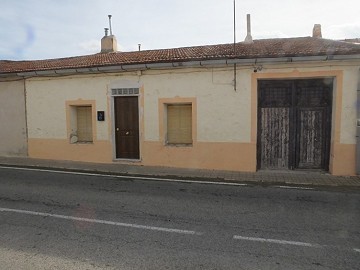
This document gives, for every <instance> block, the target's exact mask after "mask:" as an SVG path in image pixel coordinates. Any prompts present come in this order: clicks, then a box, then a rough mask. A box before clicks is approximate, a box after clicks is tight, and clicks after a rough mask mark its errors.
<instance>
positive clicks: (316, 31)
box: [313, 24, 322, 38]
mask: <svg viewBox="0 0 360 270" xmlns="http://www.w3.org/2000/svg"><path fill="white" fill-rule="evenodd" d="M313 37H314V38H322V34H321V24H314V28H313Z"/></svg>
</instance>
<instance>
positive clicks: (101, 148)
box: [29, 139, 112, 163]
mask: <svg viewBox="0 0 360 270" xmlns="http://www.w3.org/2000/svg"><path fill="white" fill-rule="evenodd" d="M111 153H112V146H111V144H110V142H109V141H97V142H96V143H73V144H70V143H69V141H68V140H61V139H29V156H30V157H32V158H41V159H55V160H73V161H84V162H99V163H111V162H112V154H111Z"/></svg>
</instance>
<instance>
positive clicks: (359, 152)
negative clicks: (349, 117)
mask: <svg viewBox="0 0 360 270" xmlns="http://www.w3.org/2000/svg"><path fill="white" fill-rule="evenodd" d="M356 104H357V120H356V174H358V175H360V69H359V71H358V84H357V102H356Z"/></svg>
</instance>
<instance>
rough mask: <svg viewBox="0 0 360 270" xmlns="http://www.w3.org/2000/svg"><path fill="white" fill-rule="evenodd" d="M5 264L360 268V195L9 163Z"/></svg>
mask: <svg viewBox="0 0 360 270" xmlns="http://www.w3.org/2000/svg"><path fill="white" fill-rule="evenodd" d="M0 269H1V270H2V269H16V270H22V269H246V270H248V269H291V270H293V269H321V270H322V269H341V270H344V269H360V194H359V193H358V191H357V192H355V191H354V192H341V191H316V190H297V189H282V188H278V187H260V186H224V185H213V184H200V183H179V182H159V181H149V180H140V179H131V178H128V179H117V178H115V177H104V176H92V175H81V174H80V175H76V174H75V175H73V174H64V173H53V172H42V171H27V170H18V169H4V168H0Z"/></svg>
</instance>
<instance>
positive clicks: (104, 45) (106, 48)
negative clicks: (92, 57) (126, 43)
mask: <svg viewBox="0 0 360 270" xmlns="http://www.w3.org/2000/svg"><path fill="white" fill-rule="evenodd" d="M108 31H109V29H108V28H105V36H104V37H103V38H102V39H101V52H102V53H109V52H116V51H117V40H116V37H115V36H114V35H110V36H108Z"/></svg>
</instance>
